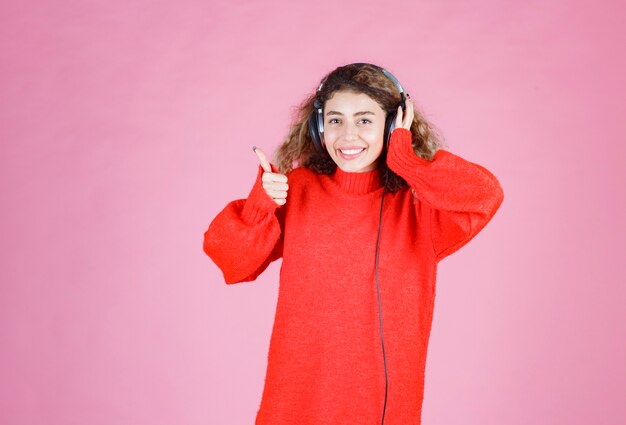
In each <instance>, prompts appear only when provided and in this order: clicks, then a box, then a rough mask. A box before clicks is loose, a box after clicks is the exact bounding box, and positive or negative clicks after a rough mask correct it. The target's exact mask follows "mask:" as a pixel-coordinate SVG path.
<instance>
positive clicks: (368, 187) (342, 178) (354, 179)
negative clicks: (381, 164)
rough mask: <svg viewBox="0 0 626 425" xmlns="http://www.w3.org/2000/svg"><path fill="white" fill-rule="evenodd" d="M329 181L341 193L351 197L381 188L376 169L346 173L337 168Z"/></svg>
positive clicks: (378, 171)
mask: <svg viewBox="0 0 626 425" xmlns="http://www.w3.org/2000/svg"><path fill="white" fill-rule="evenodd" d="M331 179H332V181H333V182H334V183H335V184H336V185H337V186H338V188H339V189H340V190H341V191H342V192H345V193H350V194H353V195H364V194H367V193H370V192H373V191H375V190H378V189H380V188H381V187H383V185H382V183H381V181H380V170H379V169H378V168H377V169H375V170H372V171H365V172H363V173H348V172H346V171H343V170H342V169H341V168H339V167H337V169H336V171H335V173H334V174H333V175H332V176H331Z"/></svg>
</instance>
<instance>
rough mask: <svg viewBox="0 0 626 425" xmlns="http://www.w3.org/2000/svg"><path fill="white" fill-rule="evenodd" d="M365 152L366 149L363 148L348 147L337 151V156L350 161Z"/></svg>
mask: <svg viewBox="0 0 626 425" xmlns="http://www.w3.org/2000/svg"><path fill="white" fill-rule="evenodd" d="M364 151H365V148H364V147H362V146H346V147H344V148H339V149H337V154H338V155H339V156H340V157H341V158H343V159H347V160H350V159H354V158H357V157H358V156H359V155H361V153H363V152H364Z"/></svg>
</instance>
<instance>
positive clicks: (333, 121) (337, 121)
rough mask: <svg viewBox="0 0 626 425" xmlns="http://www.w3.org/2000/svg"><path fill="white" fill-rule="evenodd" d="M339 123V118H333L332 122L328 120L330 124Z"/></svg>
mask: <svg viewBox="0 0 626 425" xmlns="http://www.w3.org/2000/svg"><path fill="white" fill-rule="evenodd" d="M337 123H339V120H338V119H337V118H331V119H330V120H328V124H337Z"/></svg>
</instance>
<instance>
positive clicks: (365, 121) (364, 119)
mask: <svg viewBox="0 0 626 425" xmlns="http://www.w3.org/2000/svg"><path fill="white" fill-rule="evenodd" d="M359 122H362V123H363V124H371V123H372V122H371V121H370V120H368V119H367V118H363V119H362V120H361V121H359Z"/></svg>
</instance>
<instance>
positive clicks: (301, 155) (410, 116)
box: [204, 64, 504, 425]
mask: <svg viewBox="0 0 626 425" xmlns="http://www.w3.org/2000/svg"><path fill="white" fill-rule="evenodd" d="M255 152H256V153H257V155H258V157H259V160H260V163H261V165H260V167H259V172H258V175H257V178H256V181H255V183H254V186H253V187H252V190H251V192H250V194H249V196H248V198H247V199H240V200H236V201H233V202H231V203H229V204H228V205H227V206H226V208H224V210H222V211H221V212H220V213H219V214H218V215H217V217H215V219H214V220H213V221H212V223H211V224H210V226H209V228H208V230H207V231H206V233H205V235H204V250H205V252H206V253H207V254H208V255H209V256H210V257H211V258H212V259H213V261H214V262H215V263H216V264H217V265H218V266H219V267H220V269H221V270H222V271H223V273H224V279H225V281H226V283H229V284H231V283H237V282H245V281H251V280H254V279H256V277H257V276H258V275H259V274H260V273H261V272H263V270H265V269H266V267H267V266H268V265H269V263H271V262H272V261H274V260H276V259H278V258H281V257H282V266H281V271H280V285H279V295H278V303H277V307H276V316H275V321H274V327H273V331H272V337H271V341H270V348H269V355H268V365H267V375H266V379H265V386H264V390H263V397H262V400H261V405H260V408H259V411H258V413H257V417H256V423H257V424H281V425H283V424H299V425H302V424H374V423H378V422H383V423H386V424H388V425H391V424H402V425H406V424H419V423H420V417H421V408H422V400H423V390H424V370H425V366H426V352H427V347H428V339H429V335H430V329H431V323H432V315H433V308H434V297H435V282H436V270H437V264H438V262H439V261H441V260H442V259H443V258H445V257H446V256H448V255H450V254H452V253H453V252H455V251H457V250H458V249H459V248H461V247H462V246H463V245H465V244H466V243H467V242H469V241H470V240H471V239H472V238H473V237H474V236H475V235H476V234H477V233H478V232H479V231H480V230H481V229H482V228H483V227H484V226H485V225H486V224H487V223H488V222H489V220H491V218H492V217H493V215H494V214H495V213H496V211H497V209H498V208H499V206H500V204H501V203H502V200H503V197H504V195H503V191H502V188H501V187H500V184H499V183H498V180H497V179H496V177H495V176H494V175H493V174H491V173H490V172H489V171H488V170H486V169H485V168H483V167H481V166H480V165H477V164H474V163H471V162H469V161H467V160H464V159H462V158H460V157H458V156H456V155H454V154H452V153H450V152H448V151H446V150H443V149H439V142H438V140H437V137H436V135H435V133H434V131H433V129H432V126H431V125H430V124H429V123H428V122H427V121H426V120H425V119H424V118H423V117H422V116H421V115H420V114H419V113H418V112H416V111H415V110H414V106H413V102H412V101H411V99H410V98H409V97H408V95H405V93H404V90H403V88H402V86H401V85H400V83H399V82H398V81H397V80H396V79H395V78H394V77H393V76H392V75H391V74H389V73H388V72H387V71H385V70H383V69H382V68H379V67H377V66H375V65H370V64H351V65H346V66H342V67H339V68H337V69H335V70H334V71H332V72H331V73H330V74H329V75H327V76H326V78H324V80H323V81H322V84H321V85H320V87H319V89H318V90H317V92H316V93H314V94H313V95H311V96H310V97H309V98H308V99H306V101H305V102H304V103H303V104H302V106H301V107H300V108H299V111H298V114H297V116H296V121H295V123H294V124H293V126H292V127H291V130H290V132H289V135H288V137H287V138H286V140H285V142H284V143H283V144H282V145H281V146H280V148H279V150H278V152H277V155H276V162H277V167H276V166H274V165H272V164H270V163H269V162H268V161H267V159H266V157H265V154H264V153H263V152H262V151H261V150H260V149H255Z"/></svg>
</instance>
